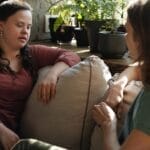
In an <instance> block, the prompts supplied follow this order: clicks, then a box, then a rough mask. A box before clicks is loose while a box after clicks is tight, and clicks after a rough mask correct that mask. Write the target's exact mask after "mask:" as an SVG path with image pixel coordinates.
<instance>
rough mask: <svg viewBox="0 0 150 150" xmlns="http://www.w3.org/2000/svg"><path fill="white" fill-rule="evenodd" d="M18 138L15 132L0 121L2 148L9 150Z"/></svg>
mask: <svg viewBox="0 0 150 150" xmlns="http://www.w3.org/2000/svg"><path fill="white" fill-rule="evenodd" d="M18 140H19V136H18V135H17V134H16V133H14V132H13V131H12V130H10V129H9V128H7V127H6V126H5V125H4V124H2V123H0V143H1V144H2V146H3V148H4V150H10V149H11V147H12V146H13V145H14V144H15V143H16V142H17V141H18Z"/></svg>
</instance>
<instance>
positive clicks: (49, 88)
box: [38, 83, 56, 103]
mask: <svg viewBox="0 0 150 150" xmlns="http://www.w3.org/2000/svg"><path fill="white" fill-rule="evenodd" d="M55 93H56V85H55V84H52V83H51V84H39V86H38V97H39V99H40V100H42V102H44V103H48V102H49V101H50V100H51V99H52V98H53V97H54V96H55Z"/></svg>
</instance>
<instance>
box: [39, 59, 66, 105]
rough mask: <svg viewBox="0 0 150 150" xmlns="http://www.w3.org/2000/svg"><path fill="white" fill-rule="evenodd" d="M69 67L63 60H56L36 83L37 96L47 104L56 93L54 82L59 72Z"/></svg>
mask: <svg viewBox="0 0 150 150" xmlns="http://www.w3.org/2000/svg"><path fill="white" fill-rule="evenodd" d="M67 68H69V66H68V65H67V64H65V63H64V62H58V63H56V64H55V65H54V66H53V67H51V68H50V70H49V71H48V73H47V74H46V76H45V77H44V78H43V79H42V80H41V82H40V83H39V85H38V97H39V99H40V100H41V101H42V102H43V103H45V104H47V103H48V102H49V101H50V100H51V99H52V98H53V97H54V96H55V94H56V84H57V81H58V78H59V76H60V74H61V73H62V72H63V71H64V70H66V69H67Z"/></svg>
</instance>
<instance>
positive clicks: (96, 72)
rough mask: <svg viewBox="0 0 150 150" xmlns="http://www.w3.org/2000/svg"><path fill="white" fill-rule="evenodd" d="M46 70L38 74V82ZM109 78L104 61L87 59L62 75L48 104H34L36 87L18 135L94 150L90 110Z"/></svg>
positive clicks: (96, 145) (98, 135)
mask: <svg viewBox="0 0 150 150" xmlns="http://www.w3.org/2000/svg"><path fill="white" fill-rule="evenodd" d="M47 68H48V67H46V68H43V69H42V70H41V71H40V72H39V79H38V82H39V81H40V80H42V78H43V77H44V74H46V72H47ZM110 78H111V73H110V71H109V68H108V67H107V65H106V64H105V63H104V61H103V60H102V59H100V58H99V57H97V56H90V57H88V58H87V59H85V60H84V61H82V62H80V63H79V64H77V65H75V66H73V67H72V68H69V69H67V70H66V71H65V72H63V73H62V75H61V76H60V78H59V80H58V83H57V88H56V90H57V94H56V96H55V98H54V99H53V100H52V101H51V102H50V103H49V104H47V105H45V104H42V103H41V102H39V101H38V97H37V84H36V85H35V87H34V89H33V91H32V94H31V96H30V98H29V100H28V102H27V105H26V109H25V112H24V114H23V117H22V121H21V134H22V135H23V136H24V137H28V138H37V139H40V140H42V141H46V142H49V143H51V144H54V145H58V146H62V147H65V148H67V149H70V150H89V149H91V150H96V149H98V148H99V147H100V146H101V143H100V142H99V138H101V133H100V132H101V131H98V130H99V129H98V130H97V129H96V128H97V127H95V122H94V121H93V119H92V116H91V109H92V107H93V105H94V104H97V103H99V102H100V101H101V97H102V96H103V95H104V93H105V91H106V90H107V88H108V84H107V81H108V80H109V79H110ZM129 91H130V90H129ZM126 93H127V92H126ZM137 93H138V92H135V93H134V95H136V94H137ZM127 95H130V94H127ZM132 97H134V96H133V95H131V99H132Z"/></svg>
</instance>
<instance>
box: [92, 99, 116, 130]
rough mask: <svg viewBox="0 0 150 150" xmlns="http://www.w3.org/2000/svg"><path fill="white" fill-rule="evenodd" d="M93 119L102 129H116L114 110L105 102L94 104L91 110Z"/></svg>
mask: <svg viewBox="0 0 150 150" xmlns="http://www.w3.org/2000/svg"><path fill="white" fill-rule="evenodd" d="M92 114H93V119H94V120H95V121H96V123H97V124H98V125H100V126H101V127H102V129H103V130H104V131H105V132H106V131H110V130H111V131H112V130H113V131H114V130H116V122H117V119H116V115H115V112H114V111H113V110H112V109H111V107H109V106H108V105H107V104H106V103H105V102H101V103H100V104H98V105H94V108H93V110H92Z"/></svg>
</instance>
